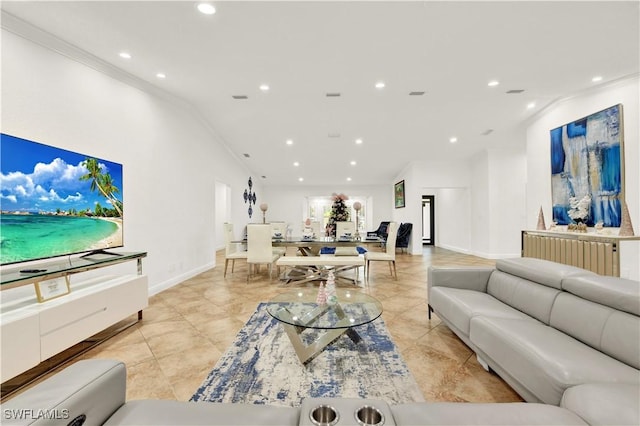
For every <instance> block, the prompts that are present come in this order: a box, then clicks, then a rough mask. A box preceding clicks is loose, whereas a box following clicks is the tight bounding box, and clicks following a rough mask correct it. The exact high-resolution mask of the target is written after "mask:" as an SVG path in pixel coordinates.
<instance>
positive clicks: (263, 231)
mask: <svg viewBox="0 0 640 426" xmlns="http://www.w3.org/2000/svg"><path fill="white" fill-rule="evenodd" d="M272 235H273V233H272V231H271V224H268V223H266V224H263V223H250V224H248V225H247V269H248V271H247V282H249V278H251V275H252V272H253V269H254V268H255V267H257V266H260V265H269V279H271V277H272V272H273V264H274V263H275V262H276V260H278V258H280V254H277V253H274V252H273V246H272V244H271V238H272Z"/></svg>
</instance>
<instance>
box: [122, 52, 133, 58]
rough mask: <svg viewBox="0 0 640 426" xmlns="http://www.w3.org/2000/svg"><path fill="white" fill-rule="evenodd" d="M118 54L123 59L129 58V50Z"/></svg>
mask: <svg viewBox="0 0 640 426" xmlns="http://www.w3.org/2000/svg"><path fill="white" fill-rule="evenodd" d="M119 55H120V57H121V58H123V59H131V53H129V52H120V54H119Z"/></svg>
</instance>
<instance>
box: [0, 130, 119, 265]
mask: <svg viewBox="0 0 640 426" xmlns="http://www.w3.org/2000/svg"><path fill="white" fill-rule="evenodd" d="M0 137H1V141H0V142H1V144H0V210H1V214H0V264H3V265H4V264H8V263H17V262H26V261H30V260H36V259H43V258H49V257H55V256H63V255H70V254H76V253H82V252H93V251H99V250H104V249H107V248H114V247H122V245H123V220H122V219H123V216H122V212H123V203H122V200H123V198H122V188H123V187H122V165H121V164H118V163H114V162H112V161H107V160H103V159H100V158H96V157H92V156H90V155H84V154H79V153H76V152H71V151H67V150H64V149H60V148H54V147H52V146H48V145H44V144H41V143H37V142H33V141H29V140H26V139H21V138H18V137H15V136H10V135H7V134H4V133H2V134H0Z"/></svg>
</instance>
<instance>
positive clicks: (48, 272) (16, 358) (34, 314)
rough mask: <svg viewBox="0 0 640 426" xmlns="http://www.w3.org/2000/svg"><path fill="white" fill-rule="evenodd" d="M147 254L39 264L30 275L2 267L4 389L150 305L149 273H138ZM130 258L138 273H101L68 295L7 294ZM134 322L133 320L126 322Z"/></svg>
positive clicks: (1, 373)
mask: <svg viewBox="0 0 640 426" xmlns="http://www.w3.org/2000/svg"><path fill="white" fill-rule="evenodd" d="M146 255H147V254H146V253H142V252H139V253H119V254H118V255H117V256H112V255H95V257H91V256H89V257H85V258H74V259H65V260H58V261H50V262H46V263H40V264H38V265H37V267H38V268H39V269H38V271H39V272H31V273H25V272H20V271H21V270H22V271H24V269H20V268H11V269H7V268H3V269H2V270H1V271H0V276H1V278H2V286H1V287H0V289H1V290H2V294H0V297H2V300H1V302H2V303H1V317H0V318H1V319H0V327H1V330H0V338H1V346H0V347H1V357H0V360H1V361H0V363H1V365H0V367H1V368H0V376H1V379H2V384H3V393H4V391H5V389H4V388H5V384H6V382H7V381H8V380H11V379H13V378H15V377H16V376H19V375H20V374H22V373H24V372H26V371H28V370H30V369H33V368H35V367H38V366H42V364H43V363H50V360H51V359H52V357H55V356H56V355H58V354H60V353H61V352H63V351H65V350H67V349H68V348H70V347H72V346H74V345H76V344H78V343H80V342H82V341H84V340H85V339H88V338H89V337H91V336H94V335H96V334H97V333H100V332H101V331H103V330H105V329H107V328H109V327H111V326H113V325H114V324H116V323H118V322H120V321H122V320H124V319H126V318H127V317H129V316H132V315H134V314H136V313H137V314H138V318H137V320H140V319H141V318H142V310H143V309H144V308H146V307H147V305H148V283H147V277H146V276H145V275H143V274H142V258H144V257H146ZM133 260H136V261H137V271H136V273H132V274H130V275H129V274H124V275H122V274H118V275H108V274H105V275H102V276H97V277H92V278H88V279H86V280H84V281H78V282H74V283H73V284H72V285H71V287H70V292H69V293H67V294H60V295H58V297H55V298H50V299H43V298H42V297H39V295H36V291H35V289H33V290H34V291H33V293H32V294H29V295H24V291H23V292H21V295H22V297H18V298H10V297H6V296H8V295H9V294H10V293H11V290H10V289H15V288H17V287H24V286H28V285H33V286H34V287H36V286H38V285H39V286H42V285H43V283H53V284H51V285H50V286H54V287H55V286H56V285H58V284H59V282H56V280H59V281H60V280H62V282H64V280H67V279H68V277H69V276H70V275H73V274H78V273H82V272H86V271H90V270H93V269H98V268H105V267H107V266H112V265H116V264H119V263H123V262H129V261H133ZM67 282H68V281H67ZM7 290H9V291H7ZM65 293H66V292H65ZM43 300H44V301H43ZM133 323H135V320H134V321H132V322H131V324H128V325H132V324H133ZM48 360H49V361H48ZM44 367H45V370H46V369H47V367H48V368H50V367H49V366H44Z"/></svg>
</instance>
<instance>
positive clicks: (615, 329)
mask: <svg viewBox="0 0 640 426" xmlns="http://www.w3.org/2000/svg"><path fill="white" fill-rule="evenodd" d="M550 325H551V326H552V327H554V328H556V329H558V330H560V331H563V332H564V333H566V334H569V335H570V336H573V337H575V338H576V339H578V340H580V341H581V342H584V343H586V344H587V345H589V346H591V347H593V348H595V349H597V350H599V351H601V352H604V353H606V354H607V355H610V356H612V357H614V358H615V359H617V360H619V361H622V362H624V363H625V364H628V365H630V366H632V367H635V368H640V318H639V317H637V316H635V315H631V314H628V313H626V312H621V311H617V310H615V309H612V308H610V307H608V306H603V305H600V304H598V303H594V302H590V301H588V300H585V299H581V298H579V297H577V296H574V295H573V294H570V293H566V292H563V293H562V294H561V295H559V296H558V298H557V299H556V303H555V304H554V305H553V311H552V313H551V323H550Z"/></svg>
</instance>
